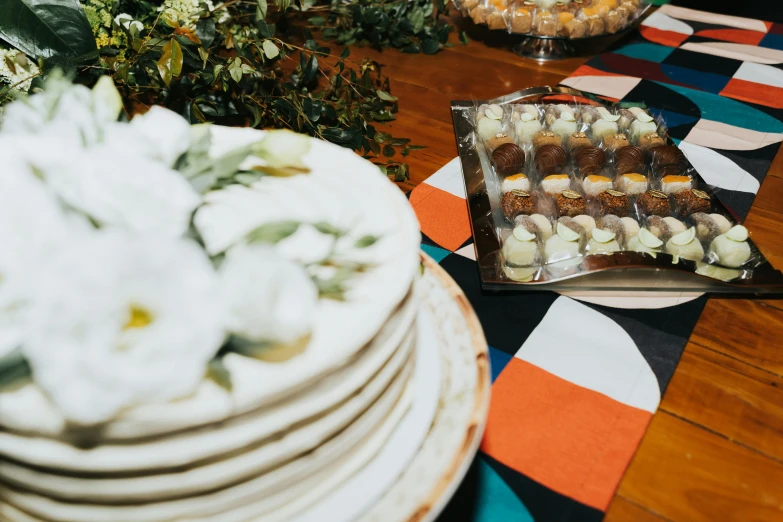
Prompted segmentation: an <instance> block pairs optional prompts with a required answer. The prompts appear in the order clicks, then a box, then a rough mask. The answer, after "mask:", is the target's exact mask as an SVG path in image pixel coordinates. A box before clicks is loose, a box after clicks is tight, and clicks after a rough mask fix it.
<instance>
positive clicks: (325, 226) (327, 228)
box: [313, 221, 345, 237]
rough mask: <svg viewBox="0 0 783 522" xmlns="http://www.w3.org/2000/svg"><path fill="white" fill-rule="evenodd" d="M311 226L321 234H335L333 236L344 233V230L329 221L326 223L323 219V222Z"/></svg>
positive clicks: (339, 235)
mask: <svg viewBox="0 0 783 522" xmlns="http://www.w3.org/2000/svg"><path fill="white" fill-rule="evenodd" d="M313 226H314V227H315V229H316V230H317V231H318V232H320V233H321V234H327V235H330V236H335V237H341V236H344V235H345V232H344V231H342V230H340V229H339V228H337V227H335V226H334V225H332V224H331V223H327V222H325V221H324V222H320V223H315V224H314V225H313Z"/></svg>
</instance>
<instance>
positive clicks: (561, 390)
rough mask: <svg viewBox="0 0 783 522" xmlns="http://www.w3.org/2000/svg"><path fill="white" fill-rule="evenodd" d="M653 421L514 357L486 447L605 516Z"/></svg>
mask: <svg viewBox="0 0 783 522" xmlns="http://www.w3.org/2000/svg"><path fill="white" fill-rule="evenodd" d="M520 383H524V384H520ZM651 418H652V414H651V413H650V412H647V411H644V410H640V409H637V408H633V407H631V406H627V405H625V404H622V403H619V402H617V401H615V400H614V399H611V398H609V397H607V396H606V395H602V394H600V393H598V392H594V391H592V390H588V389H587V388H583V387H581V386H578V385H576V384H573V383H571V382H569V381H566V380H564V379H561V378H560V377H557V376H556V375H553V374H551V373H549V372H547V371H545V370H542V369H541V368H539V367H537V366H534V365H532V364H530V363H528V362H526V361H523V360H521V359H518V358H516V357H514V358H512V359H511V361H510V362H509V363H508V365H507V366H506V367H505V368H504V369H503V372H502V373H501V374H500V376H499V377H498V378H497V380H496V381H495V383H494V384H493V385H492V400H491V403H490V408H489V418H488V420H487V428H486V432H485V433H484V440H483V441H482V444H481V449H482V451H484V452H485V453H487V454H488V455H490V456H491V457H492V458H494V459H496V460H498V461H500V462H502V463H503V464H505V465H506V466H508V467H510V468H513V469H515V470H517V471H518V472H520V473H522V474H524V475H526V476H528V477H530V478H531V479H533V480H535V481H536V482H539V483H540V484H543V485H544V486H546V487H548V488H550V489H553V490H555V491H557V492H558V493H561V494H563V495H566V496H568V497H571V498H573V499H574V500H578V501H579V502H582V503H583V504H587V505H588V506H592V507H594V508H596V509H600V510H601V511H605V510H606V508H607V507H608V506H609V502H610V501H611V500H612V496H613V495H614V492H615V490H616V489H617V485H618V484H619V483H620V479H621V478H622V476H623V473H624V472H625V469H626V467H627V466H628V464H629V463H630V461H631V458H632V457H633V454H634V452H635V451H636V448H637V446H638V445H639V442H640V441H641V439H642V436H643V435H644V432H645V430H646V429H647V425H648V424H649V422H650V419H651Z"/></svg>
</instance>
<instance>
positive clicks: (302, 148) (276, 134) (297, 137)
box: [254, 129, 311, 168]
mask: <svg viewBox="0 0 783 522" xmlns="http://www.w3.org/2000/svg"><path fill="white" fill-rule="evenodd" d="M310 139H311V138H310V137H308V136H305V135H304V134H297V133H296V132H291V131H289V130H284V129H283V130H270V131H267V133H266V134H265V135H264V139H262V140H261V141H260V142H258V143H257V144H256V145H255V146H254V152H255V153H256V155H258V156H259V157H261V158H263V159H264V160H265V161H266V163H267V165H269V166H270V167H276V168H279V167H304V166H305V165H304V163H303V162H302V157H303V156H304V155H305V154H307V153H308V152H309V150H310Z"/></svg>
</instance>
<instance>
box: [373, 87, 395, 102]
mask: <svg viewBox="0 0 783 522" xmlns="http://www.w3.org/2000/svg"><path fill="white" fill-rule="evenodd" d="M375 93H376V94H377V95H378V98H380V99H382V100H383V101H387V102H396V101H397V97H396V96H392V95H391V94H389V93H388V92H386V91H382V90H380V89H378V90H376V91H375Z"/></svg>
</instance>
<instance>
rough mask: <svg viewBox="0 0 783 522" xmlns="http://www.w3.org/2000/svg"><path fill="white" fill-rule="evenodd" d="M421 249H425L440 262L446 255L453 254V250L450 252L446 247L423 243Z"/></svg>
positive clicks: (425, 251)
mask: <svg viewBox="0 0 783 522" xmlns="http://www.w3.org/2000/svg"><path fill="white" fill-rule="evenodd" d="M421 249H422V250H424V253H425V254H427V255H428V256H430V257H431V258H432V259H434V260H435V262H436V263H440V262H441V261H443V258H444V257H446V256H447V255H449V254H451V252H449V251H448V250H446V249H445V248H440V247H436V246H433V245H424V244H422V245H421Z"/></svg>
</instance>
